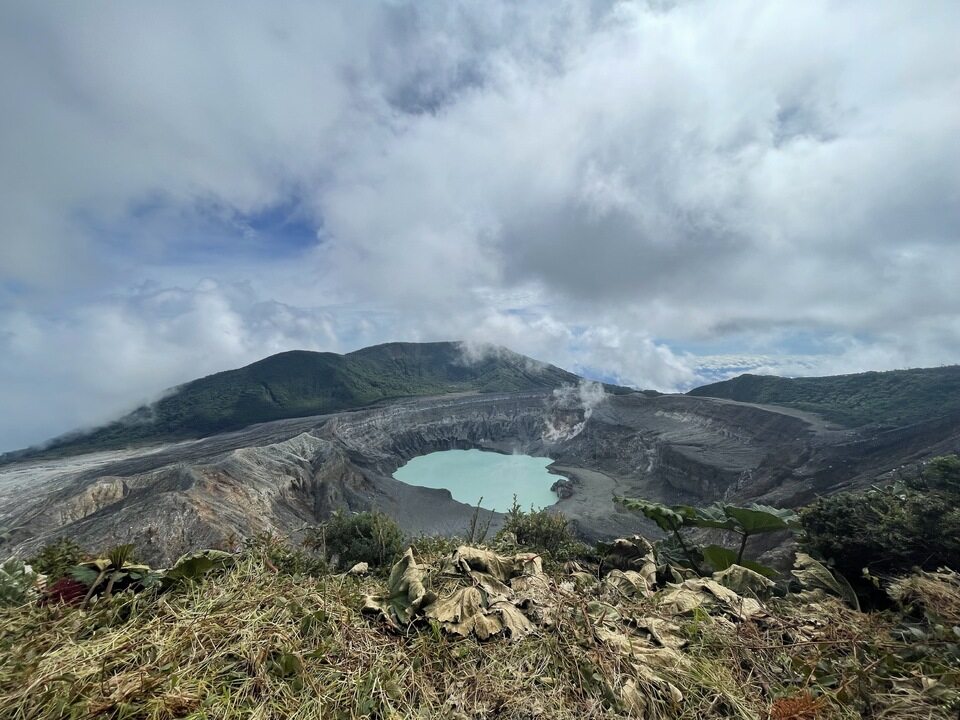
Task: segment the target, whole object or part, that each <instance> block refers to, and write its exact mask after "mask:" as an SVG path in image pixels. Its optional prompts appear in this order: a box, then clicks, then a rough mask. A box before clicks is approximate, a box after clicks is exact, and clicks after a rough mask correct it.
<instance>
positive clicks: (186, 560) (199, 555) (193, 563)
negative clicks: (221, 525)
mask: <svg viewBox="0 0 960 720" xmlns="http://www.w3.org/2000/svg"><path fill="white" fill-rule="evenodd" d="M233 562H234V557H233V555H231V554H230V553H228V552H224V551H222V550H199V551H197V552H193V553H188V554H186V555H184V556H183V557H181V558H180V559H179V560H177V562H176V564H175V565H174V566H173V567H172V568H170V569H169V570H167V572H166V574H165V576H164V577H166V578H168V579H169V580H170V581H181V580H184V581H191V580H198V579H200V578H202V577H203V576H204V575H206V574H207V573H208V572H210V571H211V570H214V569H220V568H226V567H229V566H230V565H232V564H233Z"/></svg>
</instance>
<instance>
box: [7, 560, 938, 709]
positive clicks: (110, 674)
mask: <svg viewBox="0 0 960 720" xmlns="http://www.w3.org/2000/svg"><path fill="white" fill-rule="evenodd" d="M381 586H382V583H381V582H379V581H377V580H375V579H366V580H358V579H355V578H352V577H342V576H327V577H321V578H313V577H308V576H303V577H300V576H296V577H295V576H291V575H287V574H284V573H282V572H275V571H274V570H272V569H270V565H269V564H268V563H266V562H265V559H264V557H263V555H261V554H258V553H257V552H256V551H250V552H247V553H245V554H244V555H242V556H241V557H240V560H239V562H238V564H237V565H236V567H235V568H234V569H232V570H231V571H229V572H228V573H227V574H226V575H224V576H222V577H220V578H214V579H210V580H208V581H206V582H204V583H202V584H198V585H195V586H192V587H188V588H186V589H182V590H178V591H174V592H168V593H166V594H162V595H152V594H144V595H141V596H130V595H126V596H121V597H118V598H114V599H113V600H112V601H110V602H100V603H97V604H96V605H95V606H94V607H93V608H92V609H90V610H81V609H77V608H70V607H64V606H53V607H40V606H36V605H32V606H29V607H24V608H19V609H11V610H4V611H0V714H2V717H4V718H11V719H21V718H22V719H26V718H30V719H31V720H40V719H45V718H51V719H52V718H65V717H71V718H72V717H77V718H79V717H111V718H158V719H159V718H175V717H192V718H239V717H244V718H246V717H255V718H263V719H264V720H266V719H267V718H303V719H305V720H306V719H308V718H309V719H311V720H313V719H316V720H319V719H320V718H323V719H324V720H326V719H328V718H360V717H367V718H457V719H461V718H503V719H505V720H506V719H511V718H517V719H519V718H528V719H532V718H551V719H555V720H564V719H565V718H571V719H572V718H577V719H578V720H589V719H592V718H620V717H648V718H697V719H698V720H708V719H710V718H744V719H750V720H766V719H767V718H776V719H777V720H786V719H787V718H796V719H797V720H799V719H801V718H858V717H861V716H864V717H878V718H880V717H885V718H904V719H908V718H918V719H919V718H948V717H950V718H953V717H956V710H955V709H953V710H951V709H949V702H950V701H951V697H955V695H950V694H949V692H948V693H947V694H945V695H944V694H941V693H935V692H932V690H934V689H936V687H938V686H939V687H940V688H941V690H942V689H943V688H949V686H950V683H952V682H955V679H956V678H955V677H953V678H951V676H949V674H948V671H947V670H944V671H943V672H942V673H941V675H940V676H937V677H935V678H934V677H933V676H931V675H929V674H928V673H929V672H930V667H932V665H931V663H930V662H926V661H924V660H923V659H920V660H910V659H905V660H902V661H901V660H898V661H897V663H898V664H896V665H895V666H894V665H891V664H890V660H889V658H890V657H898V656H897V652H898V651H899V650H902V649H903V648H904V647H906V646H907V645H908V644H909V643H908V642H906V641H899V640H897V638H896V634H895V633H894V630H895V624H896V623H895V619H894V618H891V617H886V616H881V615H866V614H862V613H856V612H854V611H852V610H849V609H846V608H845V607H843V606H841V605H840V604H839V603H838V602H834V601H832V600H820V601H818V602H815V603H811V602H801V601H798V600H791V601H780V602H776V603H771V604H770V606H769V614H768V615H767V616H766V617H761V618H758V619H756V620H754V621H748V622H742V623H736V624H735V623H732V622H730V621H728V620H723V619H720V618H715V617H711V616H709V615H707V614H706V613H703V612H700V611H697V612H695V613H694V614H693V615H692V616H689V617H684V618H670V619H671V620H673V621H674V622H677V623H678V624H679V625H680V626H681V628H682V631H683V633H684V634H685V636H686V637H687V638H688V644H687V645H686V647H685V648H684V649H683V650H682V654H683V657H684V662H683V664H682V665H681V666H674V667H655V668H651V669H650V670H651V671H650V673H649V674H647V673H638V672H636V670H635V665H634V664H633V663H631V662H628V661H627V660H626V659H625V657H624V655H623V654H622V652H619V651H617V650H616V649H614V648H611V647H610V646H609V644H607V643H604V642H602V641H601V640H600V639H598V637H597V635H596V633H595V631H594V627H593V625H592V624H591V622H589V621H588V620H586V619H585V618H586V613H585V603H586V602H587V601H588V600H589V599H590V592H591V591H590V590H589V589H588V590H585V591H584V592H583V594H582V597H581V598H580V599H579V600H578V601H576V602H570V603H568V604H567V605H566V606H564V607H563V608H562V612H561V614H560V620H559V621H558V623H557V625H556V626H555V627H553V628H549V629H542V630H541V631H540V632H539V633H538V634H536V635H534V636H531V637H528V638H526V639H524V640H522V641H519V642H506V641H491V642H486V643H480V642H477V641H475V640H473V639H466V640H463V639H452V638H450V637H448V636H446V635H444V634H442V633H441V632H440V631H439V630H438V629H436V628H431V627H429V626H425V627H416V628H410V629H409V630H408V631H407V632H406V633H404V634H394V633H390V632H387V631H386V630H385V629H384V628H383V627H382V626H381V625H379V624H377V623H375V622H371V621H370V620H369V619H368V618H366V617H362V616H361V615H360V612H359V609H360V607H361V606H362V603H363V598H362V596H363V594H365V593H366V592H370V591H374V590H379V589H380V588H381ZM925 587H926V586H925ZM928 594H929V588H928ZM655 606H656V598H655V597H652V598H651V597H647V598H640V599H637V600H633V601H623V603H621V604H619V605H618V609H619V610H620V612H621V614H622V615H623V616H624V617H625V618H627V619H628V620H629V619H630V618H631V617H655V616H656V607H655ZM925 662H926V664H925ZM884 663H886V665H884ZM881 671H882V672H881ZM934 680H935V681H936V682H935V684H934V685H932V686H931V685H930V682H931V681H934ZM667 681H669V682H670V683H672V684H673V685H675V686H676V688H679V690H680V691H681V693H682V695H683V699H682V700H680V701H679V702H678V701H677V699H676V698H673V697H671V695H670V693H669V692H665V689H664V688H665V685H664V683H665V682H667ZM641 705H643V706H645V709H644V710H643V714H641V712H640V709H639V708H640V706H641ZM791 713H792V714H791Z"/></svg>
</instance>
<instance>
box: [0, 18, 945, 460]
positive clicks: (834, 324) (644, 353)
mask: <svg viewBox="0 0 960 720" xmlns="http://www.w3.org/2000/svg"><path fill="white" fill-rule="evenodd" d="M958 31H960V9H958V7H957V5H956V3H954V2H950V1H948V0H943V1H941V2H937V1H934V2H930V3H927V4H925V5H924V11H923V13H917V12H916V11H915V9H914V8H911V7H907V6H905V5H904V4H902V3H895V2H875V1H870V2H868V1H866V0H860V1H857V0H854V1H853V2H846V3H842V4H838V3H833V2H828V1H827V0H822V1H821V0H813V1H812V2H805V3H794V4H770V3H766V2H760V0H736V1H735V2H729V3H723V4H717V3H708V2H702V1H699V0H688V1H680V2H640V1H637V2H630V1H622V2H615V1H613V0H610V1H601V0H596V1H595V2H588V3H583V2H573V1H570V2H565V1H564V2H530V3H522V4H516V3H507V2H499V1H497V0H493V1H491V2H487V3H482V4H469V3H460V2H452V3H447V4H445V5H443V6H442V7H441V6H433V5H424V4H422V3H415V2H403V1H400V2H384V3H379V4H366V5H364V6H363V7H362V8H358V7H357V6H356V4H355V3H347V2H330V3H323V4H320V5H317V4H312V5H311V4H306V3H303V4H298V3H294V4H285V5H284V6H282V7H272V6H271V7H269V8H266V7H263V6H260V5H257V4H254V3H237V4H234V5H233V6H231V8H230V10H229V12H227V11H225V10H224V9H223V8H219V7H217V6H212V5H211V6H190V7H189V8H188V7H186V6H184V5H181V4H176V3H167V4H163V5H156V6H150V7H141V6H136V7H134V6H121V7H113V6H111V7H109V8H107V7H97V6H88V5H76V6H69V7H61V6H57V7H54V6H51V5H45V4H42V3H40V4H38V3H32V2H8V3H5V4H4V5H3V6H2V8H0V62H2V63H3V66H4V67H5V68H8V69H9V70H10V71H8V72H5V73H3V74H2V75H0V92H2V93H3V96H4V98H5V100H6V102H5V108H4V112H3V113H0V157H2V158H3V163H2V164H0V218H2V222H3V227H2V231H3V237H4V240H3V241H2V242H0V344H2V347H3V348H4V350H5V351H6V354H7V356H8V357H7V359H4V360H0V393H2V397H3V399H4V401H5V402H4V407H5V408H7V407H9V408H11V409H12V410H11V412H10V413H9V417H10V418H11V419H9V420H3V421H0V448H10V447H14V446H16V445H18V444H22V443H24V442H30V441H39V440H42V439H44V438H45V437H48V436H49V435H52V434H53V433H55V432H59V431H61V430H65V429H68V428H69V427H72V426H74V425H77V424H88V423H91V422H97V421H99V420H101V419H105V418H106V417H109V416H111V415H112V414H113V413H115V412H117V411H118V410H120V409H125V408H127V407H130V406H132V405H133V404H135V403H136V402H137V401H139V400H140V399H142V398H144V397H146V396H149V395H151V394H152V393H155V392H158V391H160V390H161V389H162V388H164V387H167V386H169V385H172V384H176V383H179V382H183V381H185V380H188V379H191V378H192V377H195V376H197V375H200V374H203V373H205V372H212V371H215V370H220V369H225V368H228V367H233V366H236V365H238V364H242V363H244V362H248V361H250V360H254V359H257V358H259V357H262V356H264V355H267V354H269V353H271V352H275V351H277V350H280V349H289V348H291V347H308V348H314V349H327V350H351V349H354V348H356V347H360V346H362V345H363V344H368V343H371V342H378V341H386V340H438V339H463V340H467V341H470V342H473V343H492V344H495V345H505V346H507V347H510V348H512V349H514V350H516V351H518V352H523V353H525V354H528V355H531V356H533V357H536V358H537V359H539V360H542V361H546V362H551V363H554V364H558V365H561V366H564V367H567V368H569V369H572V370H575V371H578V372H581V373H583V374H585V375H588V376H590V377H594V378H599V379H603V380H609V381H613V382H621V383H626V384H634V385H638V386H641V387H652V388H656V389H661V390H670V389H684V388H687V387H690V386H691V385H694V384H697V383H699V382H703V381H706V380H711V379H715V378H718V377H722V376H726V375H727V374H730V373H734V372H738V371H741V370H743V369H750V370H751V371H771V372H781V373H786V374H822V373H827V372H847V371H854V370H862V369H872V368H884V367H902V366H909V365H912V366H916V365H930V364H939V363H945V362H956V361H957V358H958V357H960V325H958V322H957V320H956V318H957V317H960V294H958V293H957V292H956V291H955V285H956V281H955V277H954V276H955V275H956V269H957V268H958V267H960V242H958V239H960V202H958V198H960V175H958V174H957V173H956V167H958V166H960V132H958V130H960V105H958V103H957V102H956V97H957V94H958V91H960V85H958V80H957V78H958V77H960V49H958V45H957V43H956V42H955V39H956V37H957V33H958ZM731 356H736V358H738V359H734V358H733V357H731ZM64 358H70V360H71V362H70V363H68V362H66V361H65V360H64Z"/></svg>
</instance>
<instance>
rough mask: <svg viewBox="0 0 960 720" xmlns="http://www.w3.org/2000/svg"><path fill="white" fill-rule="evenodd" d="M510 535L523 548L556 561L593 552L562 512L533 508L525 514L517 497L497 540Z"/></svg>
mask: <svg viewBox="0 0 960 720" xmlns="http://www.w3.org/2000/svg"><path fill="white" fill-rule="evenodd" d="M507 533H512V534H513V536H514V537H515V538H516V539H517V544H518V545H520V546H521V547H523V548H527V549H529V550H535V551H538V552H547V553H550V554H551V555H552V556H553V558H554V559H556V560H566V559H570V558H573V557H576V556H579V555H582V554H583V552H585V551H587V550H589V548H587V546H586V545H584V544H583V543H581V542H580V541H579V540H578V539H577V537H576V536H575V535H574V534H573V532H572V530H571V529H570V522H569V521H568V520H567V518H566V516H564V515H563V514H562V513H553V512H549V511H547V510H533V509H532V508H531V509H530V511H529V512H525V511H524V510H522V509H521V508H520V505H519V504H518V503H517V498H516V497H514V498H513V506H512V507H511V508H510V509H509V510H508V511H507V518H506V521H505V522H504V525H503V528H502V529H501V530H500V532H499V533H497V539H498V540H503V539H504V537H505V536H506V534H507Z"/></svg>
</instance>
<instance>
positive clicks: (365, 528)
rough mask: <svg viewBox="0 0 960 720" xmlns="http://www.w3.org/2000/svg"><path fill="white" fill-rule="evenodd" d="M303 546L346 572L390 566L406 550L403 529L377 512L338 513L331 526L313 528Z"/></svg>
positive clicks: (324, 524) (326, 523) (327, 523)
mask: <svg viewBox="0 0 960 720" xmlns="http://www.w3.org/2000/svg"><path fill="white" fill-rule="evenodd" d="M303 544H304V546H305V547H306V548H308V549H310V550H314V551H317V552H319V553H320V554H321V555H322V556H323V557H325V558H327V559H328V560H329V561H330V563H331V564H332V565H333V566H335V567H336V566H339V567H342V568H344V569H349V568H350V567H352V566H353V565H355V564H356V563H367V565H368V566H369V567H371V568H382V567H386V566H389V565H390V564H392V563H393V561H394V559H395V558H396V557H397V555H399V554H400V553H401V552H402V551H403V548H404V547H405V546H404V536H403V531H402V530H401V529H400V526H399V525H397V523H396V522H394V520H393V519H392V518H390V517H388V516H386V515H384V514H383V513H382V512H376V511H374V512H361V513H347V512H343V511H337V512H335V513H334V514H333V517H331V518H330V520H328V521H327V522H325V523H323V524H322V525H320V526H318V527H316V528H310V529H309V530H308V531H307V533H306V538H305V540H304V543H303Z"/></svg>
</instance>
